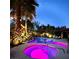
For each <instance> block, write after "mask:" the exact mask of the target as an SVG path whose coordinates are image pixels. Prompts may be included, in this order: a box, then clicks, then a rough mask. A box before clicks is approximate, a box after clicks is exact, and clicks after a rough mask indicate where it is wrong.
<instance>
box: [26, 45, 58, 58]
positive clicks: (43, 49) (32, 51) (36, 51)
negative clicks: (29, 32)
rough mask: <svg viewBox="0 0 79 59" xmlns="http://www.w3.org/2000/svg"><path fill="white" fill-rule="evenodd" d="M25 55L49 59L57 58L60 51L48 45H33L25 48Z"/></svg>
mask: <svg viewBox="0 0 79 59" xmlns="http://www.w3.org/2000/svg"><path fill="white" fill-rule="evenodd" d="M24 54H25V55H27V56H29V57H31V58H37V59H48V57H49V56H50V57H56V56H57V54H58V50H57V49H56V48H54V47H49V46H46V45H33V46H30V47H28V48H25V50H24Z"/></svg>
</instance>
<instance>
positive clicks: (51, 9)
mask: <svg viewBox="0 0 79 59" xmlns="http://www.w3.org/2000/svg"><path fill="white" fill-rule="evenodd" d="M36 1H37V2H38V4H39V7H37V8H36V14H37V17H36V19H35V21H38V22H39V23H40V25H41V24H44V25H47V24H50V25H52V26H56V27H58V26H67V27H69V0H36Z"/></svg>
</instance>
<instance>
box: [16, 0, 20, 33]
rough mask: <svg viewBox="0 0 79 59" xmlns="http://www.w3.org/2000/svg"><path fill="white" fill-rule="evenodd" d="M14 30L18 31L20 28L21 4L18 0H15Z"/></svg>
mask: <svg viewBox="0 0 79 59" xmlns="http://www.w3.org/2000/svg"><path fill="white" fill-rule="evenodd" d="M16 16H17V18H16V25H15V26H16V31H17V32H18V33H19V31H20V29H21V21H20V19H21V6H20V0H16Z"/></svg>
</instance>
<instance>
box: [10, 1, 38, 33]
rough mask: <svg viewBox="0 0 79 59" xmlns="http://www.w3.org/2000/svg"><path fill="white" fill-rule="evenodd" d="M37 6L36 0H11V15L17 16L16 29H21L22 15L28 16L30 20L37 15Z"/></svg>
mask: <svg viewBox="0 0 79 59" xmlns="http://www.w3.org/2000/svg"><path fill="white" fill-rule="evenodd" d="M36 6H38V4H37V3H36V1H35V0H11V1H10V9H11V10H12V12H13V13H12V12H11V16H13V17H16V31H17V32H19V31H20V29H21V21H20V19H21V17H22V16H26V17H27V18H28V19H29V20H30V21H31V20H32V19H33V17H34V16H36V12H35V10H36Z"/></svg>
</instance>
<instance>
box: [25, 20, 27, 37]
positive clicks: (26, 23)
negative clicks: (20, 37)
mask: <svg viewBox="0 0 79 59" xmlns="http://www.w3.org/2000/svg"><path fill="white" fill-rule="evenodd" d="M25 31H26V36H27V19H26V20H25Z"/></svg>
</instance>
